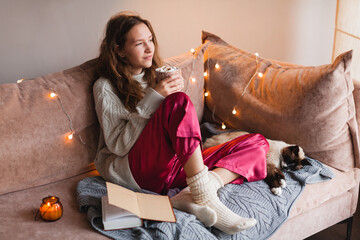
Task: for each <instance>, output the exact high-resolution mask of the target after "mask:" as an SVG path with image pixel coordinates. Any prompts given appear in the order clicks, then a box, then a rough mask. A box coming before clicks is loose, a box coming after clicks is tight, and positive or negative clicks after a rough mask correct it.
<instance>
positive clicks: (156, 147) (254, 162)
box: [129, 92, 269, 194]
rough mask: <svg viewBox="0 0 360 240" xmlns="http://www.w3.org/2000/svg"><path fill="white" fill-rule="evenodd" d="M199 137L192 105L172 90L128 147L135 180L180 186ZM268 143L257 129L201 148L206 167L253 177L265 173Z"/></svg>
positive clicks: (160, 188)
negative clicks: (184, 167)
mask: <svg viewBox="0 0 360 240" xmlns="http://www.w3.org/2000/svg"><path fill="white" fill-rule="evenodd" d="M200 143H201V132H200V126H199V122H198V119H197V115H196V112H195V109H194V106H193V104H192V102H191V100H190V98H189V97H188V96H187V95H186V94H185V93H181V92H179V93H174V94H171V95H169V96H168V97H166V98H165V100H164V102H163V103H162V104H161V105H160V107H159V109H157V110H156V112H155V113H154V115H153V116H152V117H151V118H150V120H149V122H148V123H147V125H146V126H145V128H144V130H143V131H142V133H141V134H140V136H139V139H138V140H137V142H136V143H135V145H134V146H133V148H132V149H131V151H130V152H129V165H130V169H131V172H132V174H133V177H134V179H135V181H136V182H137V184H138V185H139V186H140V187H141V188H143V189H147V190H151V191H153V192H157V193H160V194H167V192H168V191H169V189H171V188H183V187H185V186H186V185H187V184H186V175H185V172H184V170H183V166H184V165H185V164H186V162H187V160H188V159H189V158H190V156H191V155H192V154H193V152H194V151H195V149H196V148H197V147H198V146H199V144H200ZM268 149H269V144H268V142H267V141H266V139H265V138H264V137H263V136H262V135H260V134H248V135H244V136H241V137H238V138H236V139H234V140H231V141H229V142H227V143H224V144H221V145H218V146H215V147H211V148H208V149H204V150H202V154H203V159H204V164H205V165H206V166H208V168H209V169H210V170H211V169H214V168H216V167H221V168H226V169H228V170H230V171H232V172H235V173H237V174H239V175H240V177H239V178H237V179H236V180H234V181H233V182H232V183H235V184H241V183H243V182H244V179H246V180H247V181H249V182H251V181H258V180H262V179H264V178H265V177H266V153H267V151H268Z"/></svg>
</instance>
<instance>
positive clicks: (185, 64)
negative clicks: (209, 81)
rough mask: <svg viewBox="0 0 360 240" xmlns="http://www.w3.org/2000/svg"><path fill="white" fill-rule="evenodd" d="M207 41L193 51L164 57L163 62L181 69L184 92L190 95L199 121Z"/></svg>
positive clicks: (202, 109)
mask: <svg viewBox="0 0 360 240" xmlns="http://www.w3.org/2000/svg"><path fill="white" fill-rule="evenodd" d="M207 47H208V43H205V44H202V45H200V46H199V47H197V48H196V49H194V50H195V51H194V52H191V51H189V52H187V53H185V54H182V55H180V56H175V57H171V58H167V59H165V60H164V61H165V64H167V65H170V66H176V67H178V68H180V69H181V73H182V76H183V78H184V80H185V87H184V92H185V93H186V94H187V95H188V96H189V97H190V99H191V101H192V103H193V104H194V107H195V109H196V114H197V117H198V119H199V121H201V119H202V117H203V112H204V94H203V93H204V64H203V62H204V52H205V51H206V49H207Z"/></svg>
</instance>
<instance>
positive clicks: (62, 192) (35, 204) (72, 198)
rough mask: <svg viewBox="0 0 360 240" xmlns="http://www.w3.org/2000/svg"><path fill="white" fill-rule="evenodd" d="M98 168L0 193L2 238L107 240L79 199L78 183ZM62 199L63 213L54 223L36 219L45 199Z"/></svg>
mask: <svg viewBox="0 0 360 240" xmlns="http://www.w3.org/2000/svg"><path fill="white" fill-rule="evenodd" d="M95 175H97V172H96V171H91V172H88V173H86V174H81V175H78V176H75V177H71V178H68V179H66V180H62V181H58V182H54V183H50V184H47V185H44V186H40V187H35V188H29V189H27V190H22V191H18V192H13V193H9V194H5V195H2V196H0V213H1V218H0V226H1V227H0V239H108V238H106V237H105V236H103V235H101V234H99V233H98V232H97V231H96V230H94V229H93V228H92V227H91V225H90V224H89V221H88V220H87V217H86V214H84V213H81V212H80V211H79V206H78V203H77V201H76V186H77V183H78V182H79V181H80V180H81V179H83V178H85V177H90V176H95ZM49 195H54V196H57V197H59V198H60V201H61V203H62V205H63V208H64V211H63V216H62V217H61V218H60V219H59V220H57V221H55V222H45V221H43V220H42V219H40V220H38V221H35V220H34V217H35V215H36V212H37V210H38V209H39V207H40V204H41V201H42V198H44V197H47V196H49Z"/></svg>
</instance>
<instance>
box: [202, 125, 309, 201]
mask: <svg viewBox="0 0 360 240" xmlns="http://www.w3.org/2000/svg"><path fill="white" fill-rule="evenodd" d="M245 134H249V133H248V132H244V131H234V132H226V133H222V134H218V135H214V136H213V137H211V138H208V139H207V140H206V141H205V143H204V144H203V148H209V147H212V146H216V145H219V144H222V143H225V142H227V141H230V140H232V139H234V138H237V137H239V136H241V135H245ZM266 140H267V141H268V143H269V151H268V153H267V154H266V162H267V165H266V170H267V176H266V178H265V179H264V181H265V182H266V183H267V184H268V185H269V187H270V190H271V192H272V193H273V194H275V195H277V196H279V195H281V194H282V188H285V187H286V181H285V176H284V173H283V170H284V169H291V170H299V169H301V168H302V167H303V165H305V164H306V163H307V161H306V159H305V153H304V150H303V149H302V148H301V147H299V146H297V145H293V144H287V143H285V142H283V141H278V140H271V139H266Z"/></svg>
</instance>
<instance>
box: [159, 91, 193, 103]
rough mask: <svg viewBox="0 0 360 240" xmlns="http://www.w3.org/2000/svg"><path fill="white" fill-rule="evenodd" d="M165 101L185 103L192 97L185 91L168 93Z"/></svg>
mask: <svg viewBox="0 0 360 240" xmlns="http://www.w3.org/2000/svg"><path fill="white" fill-rule="evenodd" d="M164 101H165V102H171V103H184V102H189V101H191V100H190V97H189V96H188V95H187V94H186V93H184V92H176V93H172V94H170V95H168V96H167V97H166V98H165V100H164Z"/></svg>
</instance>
